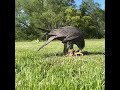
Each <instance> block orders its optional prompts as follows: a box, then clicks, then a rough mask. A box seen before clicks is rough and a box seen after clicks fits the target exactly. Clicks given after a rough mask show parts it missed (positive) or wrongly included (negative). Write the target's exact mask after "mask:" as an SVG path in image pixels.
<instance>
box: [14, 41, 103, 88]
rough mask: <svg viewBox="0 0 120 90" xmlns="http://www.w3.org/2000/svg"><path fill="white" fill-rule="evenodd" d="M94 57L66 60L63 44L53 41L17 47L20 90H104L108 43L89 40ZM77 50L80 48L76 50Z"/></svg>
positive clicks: (68, 58) (86, 47) (17, 79)
mask: <svg viewBox="0 0 120 90" xmlns="http://www.w3.org/2000/svg"><path fill="white" fill-rule="evenodd" d="M85 41H86V46H85V48H84V50H85V51H88V52H91V54H90V55H85V56H78V57H65V56H63V55H62V52H63V44H62V43H61V42H60V41H53V42H51V43H50V44H48V45H47V46H45V47H44V48H43V49H41V50H40V51H39V52H37V49H38V48H39V47H40V46H41V45H42V44H44V42H39V43H37V42H35V41H32V42H16V43H15V74H16V78H15V82H16V83H15V89H16V90H104V87H105V56H104V54H103V53H105V40H104V39H90V40H88V39H87V40H85ZM74 48H75V49H76V50H77V49H78V48H77V46H74Z"/></svg>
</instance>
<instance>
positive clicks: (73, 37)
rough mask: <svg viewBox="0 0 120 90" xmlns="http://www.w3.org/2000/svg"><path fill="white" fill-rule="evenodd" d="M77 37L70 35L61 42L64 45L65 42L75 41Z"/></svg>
mask: <svg viewBox="0 0 120 90" xmlns="http://www.w3.org/2000/svg"><path fill="white" fill-rule="evenodd" d="M78 37H79V36H78V35H73V34H71V35H68V36H67V37H66V38H65V39H64V40H63V41H62V42H63V43H65V42H67V41H71V40H73V39H76V38H78Z"/></svg>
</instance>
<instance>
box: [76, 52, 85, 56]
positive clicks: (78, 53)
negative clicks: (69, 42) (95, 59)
mask: <svg viewBox="0 0 120 90" xmlns="http://www.w3.org/2000/svg"><path fill="white" fill-rule="evenodd" d="M75 56H84V55H83V53H82V52H81V51H78V52H75Z"/></svg>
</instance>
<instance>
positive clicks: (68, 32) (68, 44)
mask: <svg viewBox="0 0 120 90" xmlns="http://www.w3.org/2000/svg"><path fill="white" fill-rule="evenodd" d="M48 36H49V39H48V41H47V42H46V43H45V44H44V45H42V46H41V47H40V48H39V50H40V49H41V48H43V47H44V46H46V45H47V44H48V43H50V42H51V41H52V40H54V39H57V40H60V41H62V43H63V44H64V50H63V53H64V54H67V53H68V50H69V49H73V44H76V45H77V46H78V48H79V49H80V50H82V49H83V48H84V47H85V41H84V37H83V33H82V32H81V31H80V30H79V29H78V28H76V27H73V26H64V27H61V28H59V29H53V30H51V31H49V33H48Z"/></svg>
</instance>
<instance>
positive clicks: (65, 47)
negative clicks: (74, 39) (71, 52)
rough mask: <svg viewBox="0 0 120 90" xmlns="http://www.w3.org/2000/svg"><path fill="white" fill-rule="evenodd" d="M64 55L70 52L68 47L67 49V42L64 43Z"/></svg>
mask: <svg viewBox="0 0 120 90" xmlns="http://www.w3.org/2000/svg"><path fill="white" fill-rule="evenodd" d="M63 53H64V55H66V54H67V53H68V49H67V43H64V50H63Z"/></svg>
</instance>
